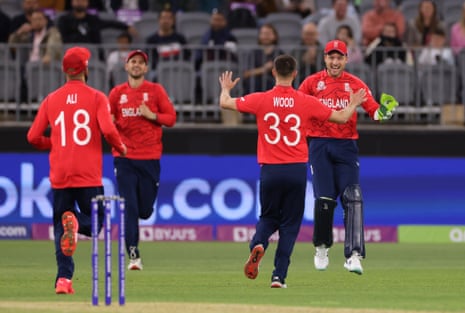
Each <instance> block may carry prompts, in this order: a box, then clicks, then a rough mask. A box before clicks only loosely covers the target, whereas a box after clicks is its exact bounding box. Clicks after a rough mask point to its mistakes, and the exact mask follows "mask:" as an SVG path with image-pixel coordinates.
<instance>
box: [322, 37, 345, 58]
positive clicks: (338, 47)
mask: <svg viewBox="0 0 465 313" xmlns="http://www.w3.org/2000/svg"><path fill="white" fill-rule="evenodd" d="M333 51H335V52H339V53H340V54H342V55H347V46H346V44H345V42H344V41H341V40H331V41H330V42H328V43H327V44H326V47H325V54H328V53H330V52H333Z"/></svg>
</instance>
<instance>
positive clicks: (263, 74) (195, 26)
mask: <svg viewBox="0 0 465 313" xmlns="http://www.w3.org/2000/svg"><path fill="white" fill-rule="evenodd" d="M334 38H338V39H340V40H343V41H344V42H346V43H347V45H348V49H349V64H348V66H347V70H348V71H353V72H354V73H355V74H357V75H358V76H360V77H361V78H362V79H363V80H365V81H366V82H367V84H368V85H369V86H370V87H371V88H372V91H373V92H374V93H376V94H379V93H380V91H381V90H382V91H389V92H391V93H393V94H396V95H397V97H398V100H399V102H401V103H402V104H405V105H407V106H412V107H413V108H414V109H421V110H423V111H424V112H426V113H428V112H430V111H431V112H434V113H435V114H437V113H438V108H437V106H438V105H442V104H444V103H463V95H462V94H461V89H463V88H460V86H461V85H462V82H461V81H462V73H463V72H464V70H463V69H464V68H465V64H463V63H465V62H463V60H465V52H463V51H464V49H463V48H464V47H465V1H462V0H460V1H459V0H443V1H434V0H403V1H399V0H397V1H395V0H331V1H329V0H326V1H318V0H300V1H299V0H294V1H293V0H268V1H267V0H242V1H232V0H231V1H227V0H216V1H206V0H205V1H193V0H184V1H182V0H177V1H176V0H171V1H167V0H153V1H149V0H61V1H59V0H56V1H53V0H48V1H47V0H22V1H15V0H0V43H1V44H2V47H1V49H0V50H2V52H4V53H2V54H0V59H1V60H2V62H0V63H3V64H2V65H1V66H2V68H1V69H0V70H1V71H3V73H6V72H5V71H6V67H7V66H8V64H7V63H9V61H10V60H14V61H15V62H11V63H14V64H16V65H17V71H19V78H18V82H17V84H16V86H18V90H19V91H18V92H12V91H11V90H7V89H8V88H7V87H4V88H0V89H3V90H0V102H2V103H5V102H16V103H23V104H30V103H32V102H37V101H38V100H40V97H41V94H46V93H47V92H48V91H49V90H44V91H43V92H42V93H37V92H35V91H34V92H33V91H32V89H36V88H37V87H32V86H31V83H30V80H31V76H32V73H33V70H32V69H31V68H33V65H30V64H36V67H37V68H38V71H39V72H40V71H44V73H45V70H46V69H47V68H48V67H51V65H50V64H53V63H55V62H56V63H58V64H59V60H60V58H61V57H62V53H63V51H65V49H66V48H67V47H68V46H72V45H73V44H80V45H87V46H89V47H90V50H91V51H92V52H93V53H95V54H96V55H97V56H98V57H97V58H94V59H96V60H97V62H99V63H101V65H103V67H104V70H103V71H104V72H105V78H104V81H105V84H104V85H101V86H100V88H101V89H103V91H105V92H107V91H108V90H109V89H110V88H111V87H112V86H113V85H114V84H116V83H118V82H120V81H121V80H122V79H124V78H125V73H124V72H123V73H121V72H122V68H123V67H122V63H123V60H124V59H125V56H126V54H127V52H128V51H129V50H130V48H132V47H135V48H141V49H144V50H146V51H147V52H148V55H149V56H150V60H149V61H150V68H151V72H150V76H149V77H150V79H151V80H153V81H159V82H161V83H162V84H164V85H165V84H166V88H167V90H168V92H169V94H170V96H171V97H172V98H173V100H174V102H175V103H176V104H179V105H180V104H187V103H190V104H206V103H212V102H214V101H215V99H216V98H217V95H218V94H219V89H218V86H216V87H215V86H210V85H213V84H211V83H210V82H211V77H214V78H215V79H216V77H218V75H217V74H218V73H220V72H221V71H222V68H221V64H223V63H226V65H225V64H223V65H225V66H229V67H230V69H232V70H233V71H234V72H235V73H237V75H238V76H241V77H243V78H244V79H243V82H242V86H241V87H242V90H240V91H239V92H242V91H247V92H253V91H257V90H264V89H267V88H268V87H269V86H271V85H273V82H272V78H271V76H270V73H271V72H270V71H271V67H270V60H272V59H273V58H274V57H275V56H276V55H277V54H280V53H283V52H286V53H291V54H292V55H294V56H295V57H296V58H297V60H298V62H299V76H298V78H297V79H296V81H295V84H296V85H298V84H299V83H300V82H301V81H303V79H304V78H305V77H306V76H307V75H309V74H310V73H313V72H315V71H317V70H320V69H321V68H322V67H323V62H322V54H323V53H322V47H323V46H324V45H325V43H326V42H327V41H329V40H331V39H334ZM119 63H120V64H119ZM173 63H175V64H176V65H179V66H181V65H182V66H186V68H188V69H189V70H190V69H191V66H192V70H193V71H194V73H193V74H192V75H191V74H189V75H191V76H189V77H192V79H191V80H192V81H193V83H192V84H191V85H192V86H191V88H186V89H192V90H189V95H188V96H186V97H183V95H182V94H180V92H181V91H179V90H176V89H179V88H176V87H175V86H170V85H174V84H173V79H172V78H171V81H169V80H168V79H167V76H169V75H165V74H166V73H167V72H164V71H166V70H167V68H168V67H169V66H168V65H167V64H173ZM211 63H214V64H216V65H214V66H211V67H212V68H213V71H214V72H213V74H211V71H210V72H209V71H208V69H209V64H211ZM220 63H221V64H220ZM210 70H212V69H210ZM392 72H395V73H394V74H392ZM438 73H439V74H438ZM210 74H211V75H213V76H209V75H210ZM391 74H392V75H394V76H389V75H391ZM396 75H397V76H396ZM430 76H431V77H432V78H428V80H426V79H424V77H430ZM6 77H7V74H2V72H0V80H2V81H3V80H5V79H8V78H6ZM172 77H174V76H172ZM438 77H439V78H440V79H441V81H440V82H439V85H437V84H438V83H437V82H436V81H435V80H434V79H435V78H438ZM95 80H99V79H95ZM100 80H102V79H100ZM90 81H92V79H90ZM176 82H179V80H176ZM395 82H397V85H396V83H395ZM431 85H434V86H435V89H434V93H433V92H432V88H430V87H429V86H431ZM41 88H42V87H41ZM43 88H45V89H47V88H48V89H52V88H53V87H52V86H48V87H43ZM215 88H216V89H215ZM386 89H387V90H386ZM435 106H436V107H435ZM186 107H187V106H186ZM215 107H216V106H215ZM177 109H179V107H178V108H177ZM216 109H218V108H216ZM430 109H431V110H430ZM188 110H190V111H192V110H194V111H196V114H197V113H198V112H197V111H199V110H200V111H202V110H203V109H202V107H201V106H195V105H194V106H190V107H188ZM428 110H429V111H428ZM423 111H422V112H423ZM406 112H407V111H406ZM424 112H423V113H424ZM204 113H205V112H200V115H201V116H204V115H203V114H204ZM401 113H402V111H401ZM193 115H195V114H193ZM182 116H183V115H182V114H181V118H182ZM401 116H402V114H401Z"/></svg>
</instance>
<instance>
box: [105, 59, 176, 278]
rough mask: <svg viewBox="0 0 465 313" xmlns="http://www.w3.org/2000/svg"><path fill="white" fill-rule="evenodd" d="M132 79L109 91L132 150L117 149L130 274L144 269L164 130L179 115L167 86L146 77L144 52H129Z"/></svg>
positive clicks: (115, 155)
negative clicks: (144, 230) (143, 238)
mask: <svg viewBox="0 0 465 313" xmlns="http://www.w3.org/2000/svg"><path fill="white" fill-rule="evenodd" d="M125 69H126V71H127V73H128V81H127V82H125V83H122V84H120V85H118V86H116V87H114V88H113V89H112V90H111V91H110V95H109V98H110V106H111V113H112V115H113V116H114V120H115V124H116V128H117V129H118V131H119V133H120V135H121V138H123V140H124V142H125V143H127V147H128V151H127V154H126V156H125V157H121V156H120V155H118V153H116V151H113V155H114V157H115V158H114V166H115V175H116V181H117V184H118V191H119V194H120V196H122V197H124V198H125V200H126V218H125V221H126V234H125V240H126V250H127V253H128V255H129V265H128V269H129V270H142V267H143V265H142V260H141V257H140V252H139V247H138V245H139V218H140V219H148V218H149V217H150V216H151V215H152V213H153V206H154V204H155V200H156V198H157V195H158V184H159V180H160V158H161V155H162V149H163V146H162V126H167V127H172V126H173V125H174V124H175V122H176V111H175V109H174V106H173V104H172V103H171V100H170V98H169V97H168V94H167V93H166V91H165V89H164V88H163V86H162V85H160V84H158V83H152V82H150V81H147V80H146V79H145V75H146V73H147V71H148V57H147V54H146V53H145V52H143V51H142V50H134V51H131V52H129V54H128V56H127V59H126V64H125Z"/></svg>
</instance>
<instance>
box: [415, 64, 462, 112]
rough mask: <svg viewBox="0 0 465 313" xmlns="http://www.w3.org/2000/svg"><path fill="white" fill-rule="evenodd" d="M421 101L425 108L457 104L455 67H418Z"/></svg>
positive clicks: (443, 65) (446, 65)
mask: <svg viewBox="0 0 465 313" xmlns="http://www.w3.org/2000/svg"><path fill="white" fill-rule="evenodd" d="M418 74H419V77H420V86H421V87H420V88H421V95H422V99H423V101H424V102H425V104H426V105H427V106H431V105H441V104H453V103H456V102H457V73H456V69H455V66H453V65H450V64H439V65H432V66H421V67H419V70H418Z"/></svg>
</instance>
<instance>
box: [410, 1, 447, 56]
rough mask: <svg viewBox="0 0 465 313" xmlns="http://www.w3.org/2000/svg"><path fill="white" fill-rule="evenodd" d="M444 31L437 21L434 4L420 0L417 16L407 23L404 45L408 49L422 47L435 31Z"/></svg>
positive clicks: (427, 42) (442, 24) (441, 23)
mask: <svg viewBox="0 0 465 313" xmlns="http://www.w3.org/2000/svg"><path fill="white" fill-rule="evenodd" d="M439 28H440V29H445V28H444V23H443V22H442V21H441V20H440V19H439V15H438V12H437V7H436V3H435V2H434V1H433V0H422V1H421V2H420V3H419V4H418V13H417V16H416V17H415V18H413V19H411V20H410V21H408V25H407V30H406V32H405V43H406V44H407V45H408V46H409V47H424V46H428V44H429V43H430V38H431V36H432V34H433V33H434V32H435V31H436V29H439Z"/></svg>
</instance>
